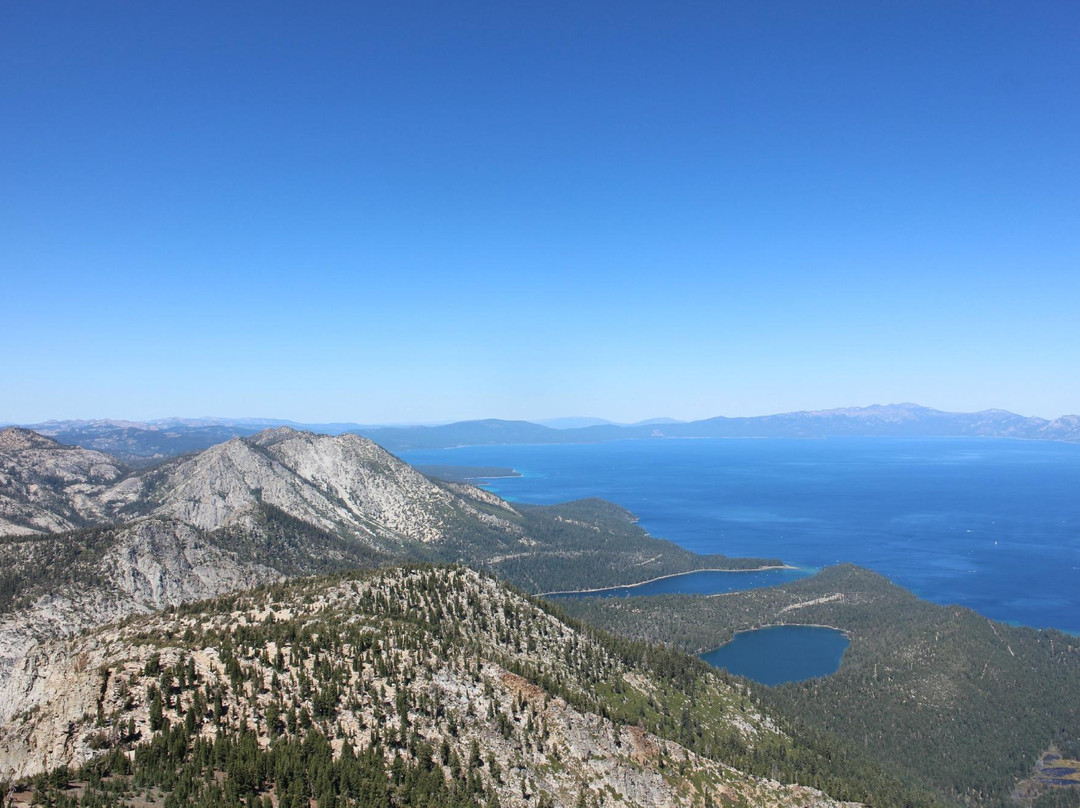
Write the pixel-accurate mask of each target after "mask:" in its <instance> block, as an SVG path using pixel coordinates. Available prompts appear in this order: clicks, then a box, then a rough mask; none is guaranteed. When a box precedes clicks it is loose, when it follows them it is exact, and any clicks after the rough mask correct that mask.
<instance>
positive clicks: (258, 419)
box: [0, 401, 1077, 429]
mask: <svg viewBox="0 0 1080 808" xmlns="http://www.w3.org/2000/svg"><path fill="white" fill-rule="evenodd" d="M905 405H913V406H916V407H923V408H925V409H929V410H937V411H939V412H950V413H978V412H985V411H992V410H1006V408H1004V407H986V408H984V409H982V410H943V409H941V408H939V407H932V406H929V405H924V404H920V403H917V402H910V401H903V402H900V401H897V402H890V403H888V404H866V405H855V406H839V407H820V408H814V409H806V410H783V411H779V410H777V411H773V412H756V413H744V414H733V413H713V414H712V415H706V416H702V417H701V418H674V417H672V416H667V415H653V416H646V417H644V418H638V419H635V420H632V421H629V420H628V421H619V420H615V419H613V418H605V417H604V416H597V415H558V416H550V417H544V418H504V417H502V416H499V415H490V414H489V415H483V416H479V417H476V418H446V419H439V420H432V421H393V422H391V421H387V422H371V421H357V420H356V419H352V418H337V419H332V420H303V419H300V418H287V417H283V416H279V415H176V414H173V415H163V416H155V417H152V418H118V417H110V416H102V417H94V418H88V417H70V418H39V419H37V420H26V421H9V420H0V426H32V425H35V424H46V423H50V422H58V423H63V422H69V421H70V422H76V421H85V422H92V421H115V422H121V423H122V422H130V423H155V422H162V421H170V420H177V421H226V422H253V423H270V422H278V421H282V422H289V423H293V424H297V425H299V426H318V425H322V424H349V425H352V426H359V427H368V428H373V427H412V426H445V425H447V424H454V423H460V422H463V421H483V420H500V421H527V422H529V423H533V424H539V425H548V424H545V422H551V421H571V420H579V419H580V420H597V421H603V422H605V423H608V424H612V425H615V426H634V425H636V424H642V423H646V422H649V421H654V420H656V421H660V420H672V421H676V422H680V423H682V422H692V421H701V420H706V419H709V418H760V417H767V416H771V415H786V414H790V413H797V412H830V411H835V410H854V409H865V408H868V407H896V406H905ZM1006 411H1007V412H1012V413H1013V414H1015V415H1020V416H1023V417H1025V418H1043V419H1045V420H1047V421H1053V420H1055V419H1057V418H1062V417H1065V416H1069V415H1076V414H1077V413H1068V412H1063V413H1058V414H1056V415H1050V416H1046V415H1040V414H1033V413H1018V412H1015V411H1014V410H1006ZM551 428H553V429H566V428H573V427H560V426H552V427H551Z"/></svg>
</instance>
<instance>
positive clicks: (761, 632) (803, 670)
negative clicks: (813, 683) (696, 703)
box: [701, 626, 848, 685]
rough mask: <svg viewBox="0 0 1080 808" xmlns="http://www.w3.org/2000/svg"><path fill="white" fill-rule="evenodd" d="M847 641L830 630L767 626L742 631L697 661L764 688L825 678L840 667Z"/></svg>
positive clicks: (811, 627)
mask: <svg viewBox="0 0 1080 808" xmlns="http://www.w3.org/2000/svg"><path fill="white" fill-rule="evenodd" d="M847 647H848V638H847V637H845V636H844V634H843V633H842V632H839V631H837V630H836V629H834V628H819V627H818V626H771V627H769V628H761V629H757V630H756V631H743V632H740V633H738V634H736V635H735V639H733V640H732V641H731V642H729V643H727V645H721V646H720V647H719V648H716V649H714V650H712V651H709V652H708V653H705V654H702V655H701V658H702V659H704V660H705V661H706V662H708V663H709V664H710V665H712V666H713V667H716V668H727V669H728V671H730V672H731V673H737V674H739V675H740V676H747V677H749V678H751V679H753V680H754V681H755V682H761V683H762V684H765V685H778V684H781V683H782V682H799V681H802V680H803V679H813V678H814V677H817V676H828V675H829V674H830V673H835V672H836V669H837V668H839V667H840V660H841V658H842V657H843V656H844V651H845V650H846V649H847Z"/></svg>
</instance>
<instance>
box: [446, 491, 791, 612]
mask: <svg viewBox="0 0 1080 808" xmlns="http://www.w3.org/2000/svg"><path fill="white" fill-rule="evenodd" d="M514 509H515V510H516V511H517V514H518V515H517V516H507V514H506V513H505V512H504V511H502V509H499V510H498V511H496V512H495V513H496V514H497V515H498V516H499V517H500V518H506V519H509V520H510V521H512V522H513V523H515V524H516V525H517V526H518V528H519V530H520V533H519V535H518V536H517V537H515V538H512V539H511V540H508V539H507V537H506V535H505V533H501V532H497V531H495V530H493V529H492V528H491V527H490V526H488V525H486V524H485V523H483V522H481V521H480V520H476V523H475V524H474V525H473V526H472V528H471V529H462V530H460V531H459V532H458V533H457V534H456V535H455V536H454V537H453V538H452V539H451V540H450V541H449V542H448V543H447V544H446V545H445V546H442V547H437V548H432V549H431V551H430V553H431V557H430V560H432V561H439V562H460V563H463V564H468V565H469V566H472V567H475V568H477V569H483V570H486V571H489V572H491V573H492V574H493V575H495V576H496V577H499V578H502V579H504V580H506V581H509V582H511V583H513V584H514V585H515V586H518V587H519V588H521V589H522V590H524V591H526V592H530V593H533V594H537V593H540V592H553V591H562V590H569V589H591V588H598V587H607V586H619V585H623V584H635V583H640V582H642V581H645V580H648V579H651V578H656V577H659V576H663V575H673V574H678V573H682V572H693V571H694V570H701V569H727V570H742V569H757V568H760V567H772V566H780V565H781V564H782V563H783V562H782V561H781V560H780V559H776V558H730V557H728V556H724V555H719V554H716V555H698V554H697V553H693V552H691V551H689V550H686V549H684V548H682V547H680V546H679V545H677V544H675V543H674V542H671V541H667V540H665V539H660V538H657V537H655V536H651V535H649V533H647V532H646V531H645V530H644V529H643V528H642V527H641V526H640V525H639V524H637V518H636V517H635V516H634V515H633V514H632V513H630V512H629V511H627V510H626V509H625V508H622V507H620V506H618V505H615V504H614V503H611V502H607V501H605V500H602V499H582V500H576V501H574V502H567V503H562V504H559V505H521V504H517V503H515V504H514Z"/></svg>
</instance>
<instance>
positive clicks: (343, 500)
mask: <svg viewBox="0 0 1080 808" xmlns="http://www.w3.org/2000/svg"><path fill="white" fill-rule="evenodd" d="M155 497H156V498H157V499H158V501H160V503H161V504H160V505H159V506H158V507H157V508H156V510H155V513H157V514H159V515H162V516H167V517H171V518H174V519H179V520H180V521H183V522H186V523H188V524H191V525H194V526H195V527H198V528H201V529H203V530H215V529H217V528H221V527H226V526H229V525H231V524H234V523H235V522H236V521H237V520H238V519H240V518H242V517H243V516H244V515H245V514H247V513H249V512H250V511H251V510H252V509H253V508H254V507H255V506H256V505H257V504H258V503H259V502H265V503H267V504H269V505H273V506H275V507H277V508H280V509H281V510H283V511H285V512H286V513H288V514H289V515H291V516H294V517H296V518H298V519H302V520H303V521H305V522H309V523H310V524H313V525H316V526H318V527H320V528H322V529H323V530H327V531H330V532H333V533H336V534H339V535H347V536H351V537H355V538H357V539H360V540H362V541H365V542H367V543H369V544H372V545H375V546H379V545H381V544H383V543H384V542H385V541H390V542H397V541H400V540H402V539H405V540H413V541H422V542H432V541H440V540H441V539H442V538H443V537H444V533H445V525H444V520H443V518H442V515H443V513H444V512H445V511H446V510H447V509H448V508H450V507H451V506H452V499H453V498H452V497H451V496H450V495H449V494H448V493H446V492H445V491H444V490H442V489H441V488H439V487H438V486H436V485H434V484H433V483H432V482H431V481H429V480H428V479H427V478H426V477H424V476H423V475H422V474H420V473H419V472H417V471H416V470H415V469H413V468H412V467H411V466H409V465H407V464H405V463H403V462H401V461H400V460H398V459H397V458H395V457H393V456H392V455H390V454H389V453H387V452H386V451H384V450H383V449H380V448H379V447H378V446H376V445H375V444H374V443H372V442H371V441H369V440H367V439H366V438H361V437H359V436H357V435H340V436H336V437H331V436H327V435H314V434H311V433H307V432H297V431H295V430H293V429H289V428H286V427H282V428H279V429H272V430H267V431H265V432H260V433H259V434H258V435H255V436H253V437H252V438H250V439H241V438H235V439H233V440H231V441H229V442H228V443H224V444H221V445H219V446H214V447H212V448H210V449H207V450H206V451H205V452H202V453H201V454H199V455H197V456H196V457H194V458H192V459H191V460H189V461H187V462H185V463H183V464H181V465H179V466H178V467H177V468H176V469H175V470H173V472H172V473H171V474H170V475H169V476H168V478H167V479H166V480H165V481H164V482H163V483H162V484H161V485H160V486H159V487H158V489H157V490H156V493H155Z"/></svg>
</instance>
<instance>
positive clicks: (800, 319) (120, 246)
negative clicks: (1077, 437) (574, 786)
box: [0, 0, 1080, 423]
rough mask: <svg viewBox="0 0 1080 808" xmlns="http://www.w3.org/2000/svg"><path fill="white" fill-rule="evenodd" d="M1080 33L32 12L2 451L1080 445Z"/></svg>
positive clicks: (244, 7) (1034, 6)
mask: <svg viewBox="0 0 1080 808" xmlns="http://www.w3.org/2000/svg"><path fill="white" fill-rule="evenodd" d="M1078 42H1080V6H1078V5H1077V4H1075V3H1067V2H1038V3H1021V2H1015V1H1011V2H1004V3H1002V2H983V1H981V0H980V2H959V1H950V2H925V3H915V2H905V3H888V2H872V3H867V2H861V1H857V0H851V2H817V1H816V0H799V1H796V0H790V1H788V2H756V1H755V2H749V1H748V2H702V3H675V4H669V3H659V2H656V3H637V2H617V3H616V2H613V3H607V4H605V3H598V2H595V3H594V2H587V3H581V2H573V3H558V2H543V3H539V2H537V3H529V4H522V3H512V2H487V3H445V2H431V3H419V2H395V3H351V2H349V3H344V2H343V3H319V4H301V3H292V4H284V3H276V2H257V3H256V2H235V3H217V2H214V3H211V2H202V3H200V2H185V3H161V2H146V0H138V2H93V3H77V2H56V3H41V2H31V0H9V1H8V2H4V3H2V4H0V272H2V273H3V274H2V280H3V283H2V286H0V289H2V291H0V323H2V326H3V334H4V340H3V353H2V356H3V360H2V362H3V364H2V371H0V421H14V422H33V421H38V420H43V419H46V418H75V417H83V418H93V417H115V418H137V419H141V418H154V417H162V416H168V415H185V416H198V415H209V414H214V415H229V416H241V415H263V416H274V417H282V418H292V419H296V420H301V421H328V420H349V421H359V422H367V423H374V422H401V421H443V420H454V419H463V418H473V417H503V418H541V417H550V416H555V415H571V414H591V415H601V416H605V417H609V418H613V419H621V420H635V419H639V418H645V417H649V416H658V415H668V416H674V417H680V418H699V417H706V416H712V415H750V414H760V413H767V412H779V411H785V410H793V409H809V408H825V407H833V406H847V405H865V404H871V403H887V402H892V401H917V402H920V403H923V404H927V405H930V406H936V407H939V408H942V409H955V410H975V409H982V408H987V407H1003V408H1007V409H1012V410H1015V411H1018V412H1021V413H1024V414H1030V415H1042V416H1050V417H1052V416H1057V415H1060V414H1063V413H1066V412H1076V411H1080V372H1078V370H1080V47H1078V45H1077V43H1078Z"/></svg>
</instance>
